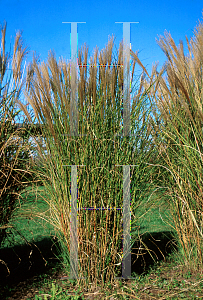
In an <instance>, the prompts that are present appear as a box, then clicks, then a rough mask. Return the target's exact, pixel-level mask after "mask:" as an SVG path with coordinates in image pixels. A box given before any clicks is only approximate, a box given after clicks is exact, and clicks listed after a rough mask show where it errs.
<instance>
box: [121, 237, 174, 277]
mask: <svg viewBox="0 0 203 300" xmlns="http://www.w3.org/2000/svg"><path fill="white" fill-rule="evenodd" d="M141 241H142V242H141ZM141 241H137V242H135V243H134V244H133V246H132V251H131V276H132V277H133V275H132V274H133V273H136V275H141V274H142V275H144V274H147V272H148V271H149V270H150V268H151V267H153V266H154V265H155V264H156V263H157V262H160V261H163V260H166V258H167V257H168V256H169V255H170V254H171V253H173V252H174V251H176V250H177V247H176V244H175V241H174V232H172V231H163V232H152V233H144V234H143V235H142V237H141ZM146 248H147V249H148V250H146ZM121 276H122V270H120V273H119V275H118V277H121Z"/></svg>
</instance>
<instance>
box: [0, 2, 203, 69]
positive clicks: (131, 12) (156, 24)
mask: <svg viewBox="0 0 203 300" xmlns="http://www.w3.org/2000/svg"><path fill="white" fill-rule="evenodd" d="M0 9H1V19H0V23H1V24H2V25H3V22H4V20H5V21H6V22H7V33H6V41H7V44H6V48H7V50H9V46H10V41H11V44H12V45H13V41H14V36H15V32H16V31H17V30H23V38H24V40H25V43H26V44H27V45H28V46H29V47H30V50H31V51H36V53H37V54H40V58H41V60H46V59H47V56H48V51H49V50H50V49H52V50H55V53H56V57H57V59H58V58H59V57H60V56H63V57H64V58H66V59H70V29H71V25H70V24H62V22H86V24H78V49H79V48H81V46H82V45H84V43H86V44H87V45H88V46H89V56H91V55H93V49H94V48H95V47H96V46H98V47H99V50H101V49H103V48H104V47H105V45H106V44H107V42H108V36H112V34H114V35H115V37H116V41H115V45H116V47H117V49H118V48H119V43H120V42H121V40H122V37H123V24H116V23H115V22H122V21H124V22H130V21H131V22H139V24H131V47H132V50H133V51H134V52H136V51H137V50H139V58H140V60H141V62H142V63H143V64H144V66H145V67H146V68H147V70H148V72H149V74H151V69H152V63H153V62H157V61H159V67H158V71H160V69H161V66H162V65H163V63H164V61H165V60H166V57H165V55H164V53H163V51H162V50H161V49H160V47H159V46H158V45H157V44H156V41H155V38H158V35H162V36H164V31H165V30H167V31H168V32H169V31H170V33H171V35H172V37H173V38H174V40H175V43H176V45H178V44H179V40H180V39H181V40H183V42H184V45H185V54H187V47H186V46H187V44H186V39H185V35H187V37H188V38H189V40H190V38H191V37H192V36H193V35H194V33H193V30H194V28H195V26H196V25H197V24H198V20H200V21H201V22H203V19H202V10H203V2H202V0H178V1H177V0H176V1H175V0H170V1H163V0H162V1H160V0H156V1H151V0H137V1H132V0H128V1H127V0H125V1H123V0H120V1H119V0H117V1H115V0H112V1H105V0H104V1H87V0H86V1H84V0H79V1H61V0H57V1H53V0H49V1H48V0H46V1H45V0H40V1H36V0H35V1H34V0H29V1H22V0H3V1H2V0H0ZM11 36H12V38H11ZM115 51H116V48H115V46H114V49H113V52H114V53H115ZM31 58H32V55H30V58H28V61H29V60H31ZM139 70H140V69H139V68H137V73H136V74H137V75H139V74H140V73H139Z"/></svg>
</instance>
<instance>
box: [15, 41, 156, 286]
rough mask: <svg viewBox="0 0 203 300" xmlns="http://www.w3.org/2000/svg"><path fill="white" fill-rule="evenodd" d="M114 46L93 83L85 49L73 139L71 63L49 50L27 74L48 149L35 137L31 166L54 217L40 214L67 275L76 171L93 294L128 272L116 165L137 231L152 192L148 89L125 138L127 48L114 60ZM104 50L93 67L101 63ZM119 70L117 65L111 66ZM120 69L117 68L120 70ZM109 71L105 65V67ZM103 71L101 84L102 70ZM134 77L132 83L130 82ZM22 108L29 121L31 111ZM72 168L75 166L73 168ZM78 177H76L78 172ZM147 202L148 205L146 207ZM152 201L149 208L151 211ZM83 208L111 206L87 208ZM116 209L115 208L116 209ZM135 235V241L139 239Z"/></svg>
mask: <svg viewBox="0 0 203 300" xmlns="http://www.w3.org/2000/svg"><path fill="white" fill-rule="evenodd" d="M112 48H113V40H111V41H109V43H108V45H107V47H106V49H105V50H104V51H103V52H102V53H100V55H99V65H100V66H101V65H102V67H97V68H91V67H90V76H89V78H87V68H86V67H85V66H83V65H87V56H88V49H86V48H85V54H84V62H83V63H82V51H79V54H78V62H79V82H78V112H79V118H78V125H79V126H78V128H79V130H78V132H79V134H80V136H79V137H76V136H71V135H70V115H71V110H70V101H71V82H70V63H68V64H67V63H66V61H65V60H64V59H60V61H59V63H58V62H57V61H56V58H55V56H54V54H53V53H52V52H51V53H50V55H49V57H48V62H47V63H44V62H43V63H41V64H39V63H38V62H37V60H36V59H35V57H34V58H33V62H32V64H31V65H30V66H29V67H28V69H27V88H26V90H25V97H26V99H27V101H28V103H29V104H30V105H31V107H32V109H33V110H34V113H35V117H36V119H37V121H38V123H39V124H40V125H42V128H43V143H44V144H43V143H42V142H40V141H39V140H37V139H36V141H35V142H36V145H37V147H38V156H39V159H40V164H38V165H35V166H34V165H33V168H35V172H36V175H37V176H38V178H39V179H40V181H41V182H42V183H43V185H44V193H45V194H44V195H42V196H43V197H44V200H45V201H46V202H47V203H48V204H49V208H50V209H49V211H47V212H46V213H43V214H38V216H39V217H40V218H43V219H46V220H47V221H48V222H50V223H51V224H52V225H53V226H54V227H55V229H56V232H57V237H58V240H59V242H60V245H61V251H62V257H63V262H64V265H65V267H66V269H67V275H69V271H70V268H69V264H70V257H69V255H70V246H71V245H70V212H71V211H70V200H71V193H70V187H71V167H70V165H76V166H77V175H78V179H77V185H78V194H77V197H78V204H77V206H78V221H77V222H78V226H77V228H78V230H77V234H78V275H79V277H80V278H79V279H78V281H77V283H78V284H80V285H81V286H83V287H84V288H86V289H87V288H88V284H90V283H91V285H92V289H93V283H94V288H95V286H97V285H98V284H101V285H104V284H105V282H113V281H114V277H115V276H116V275H118V274H120V275H121V268H122V233H123V228H122V210H120V211H119V210H113V209H112V208H113V207H114V208H121V209H122V206H123V169H122V166H116V165H133V166H132V167H131V170H132V172H131V188H130V193H131V212H132V219H131V226H132V227H133V226H134V228H135V227H136V222H137V220H138V215H137V214H136V212H137V209H138V208H139V206H140V205H142V206H143V207H144V205H145V203H146V197H149V195H150V192H151V191H152V185H151V186H150V184H149V182H150V178H151V174H152V173H153V167H149V166H147V165H146V164H145V163H146V162H147V161H150V158H151V157H152V154H153V147H151V146H150V145H151V138H150V124H149V122H148V120H149V116H150V107H149V105H148V103H147V97H146V94H147V91H144V92H142V91H141V90H142V82H143V81H142V80H141V81H140V86H139V90H138V93H137V94H136V95H135V96H134V98H133V104H132V111H131V112H130V118H131V134H133V136H130V137H129V136H127V137H126V136H124V137H121V136H119V135H116V134H120V135H123V130H122V124H121V122H122V117H123V116H122V109H123V103H122V96H123V95H122V93H123V90H122V86H123V69H122V67H121V66H122V64H123V58H122V53H123V45H122V43H120V47H119V54H118V61H117V62H113V61H112ZM131 56H132V58H133V60H134V62H133V73H134V67H135V62H136V61H137V62H138V63H139V65H140V66H141V67H142V68H143V72H145V73H147V71H146V69H145V68H144V66H143V65H142V64H141V62H140V61H139V59H138V56H137V55H136V54H135V53H134V52H133V51H131ZM97 60H98V50H96V51H95V54H94V57H93V58H91V60H90V63H89V65H92V64H97ZM107 64H108V65H111V64H113V65H114V66H113V67H110V66H107ZM117 65H118V66H117ZM104 66H105V67H104ZM98 69H99V78H98V77H97V72H98ZM132 79H133V74H132V78H131V83H132ZM19 105H20V106H21V108H22V110H23V111H24V113H25V114H26V116H27V117H28V119H29V120H30V122H31V116H30V114H29V113H28V111H27V109H26V106H24V105H23V104H22V103H20V101H19ZM67 165H69V166H67ZM75 174H76V173H75ZM144 199H145V202H144ZM150 205H151V203H150V199H149V201H148V202H147V204H146V208H147V207H148V206H150ZM84 208H108V209H105V210H102V209H101V210H96V209H92V210H88V209H86V210H85V209H84ZM110 208H111V209H110ZM137 238H138V235H137V233H136V234H135V236H132V241H133V240H135V239H137Z"/></svg>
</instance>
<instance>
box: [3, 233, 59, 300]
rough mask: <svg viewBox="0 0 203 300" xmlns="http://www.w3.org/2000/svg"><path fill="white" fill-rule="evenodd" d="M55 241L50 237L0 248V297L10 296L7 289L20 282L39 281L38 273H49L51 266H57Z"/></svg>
mask: <svg viewBox="0 0 203 300" xmlns="http://www.w3.org/2000/svg"><path fill="white" fill-rule="evenodd" d="M57 244H58V243H57ZM55 254H57V247H56V242H55V241H54V240H53V239H51V238H44V239H43V240H41V241H37V242H35V243H30V244H29V245H27V244H24V245H15V246H14V247H5V248H1V249H0V260H1V261H4V262H5V263H6V265H7V267H8V269H9V271H10V274H9V272H8V270H7V267H6V266H5V264H3V263H2V262H1V261H0V299H5V298H1V297H5V296H10V295H9V294H10V293H9V289H13V288H15V287H16V285H18V284H19V283H21V282H24V281H26V282H27V283H31V282H32V281H35V282H36V283H37V281H38V282H40V275H43V274H48V273H51V270H52V269H53V268H57V267H58V266H59V263H60V261H59V260H58V259H57V258H56V256H55Z"/></svg>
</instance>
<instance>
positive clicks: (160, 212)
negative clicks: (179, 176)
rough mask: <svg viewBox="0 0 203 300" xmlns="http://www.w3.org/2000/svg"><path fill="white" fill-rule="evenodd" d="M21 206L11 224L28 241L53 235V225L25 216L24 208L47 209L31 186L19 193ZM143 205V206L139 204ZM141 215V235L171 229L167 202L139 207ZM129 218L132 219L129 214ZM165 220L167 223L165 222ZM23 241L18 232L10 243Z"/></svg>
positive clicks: (139, 223) (4, 245)
mask: <svg viewBox="0 0 203 300" xmlns="http://www.w3.org/2000/svg"><path fill="white" fill-rule="evenodd" d="M38 189H39V191H40V193H41V192H42V191H43V187H38ZM21 197H22V198H21V200H20V201H21V207H20V208H18V209H17V210H16V216H17V217H16V218H15V220H14V221H13V222H12V225H13V226H14V227H15V228H16V230H17V231H18V232H21V233H22V234H23V236H24V237H25V238H26V240H27V241H28V242H34V241H35V242H36V241H40V240H42V239H44V238H45V237H50V236H53V235H55V230H54V228H53V226H52V225H51V224H49V223H47V222H46V221H45V220H42V219H39V218H37V217H35V216H33V217H32V218H30V217H27V216H26V213H25V212H26V209H27V208H29V209H30V208H32V210H33V212H34V211H38V212H44V211H48V210H49V206H48V204H47V203H46V202H45V201H44V200H43V198H42V197H40V196H39V194H36V192H33V191H32V188H31V187H28V188H27V189H26V190H25V191H23V192H22V193H21ZM141 207H143V206H141ZM137 214H138V215H140V216H141V215H143V214H145V215H144V216H143V217H141V218H140V219H139V221H138V223H137V225H136V227H138V228H139V234H140V235H142V234H144V233H145V232H149V233H153V232H166V231H171V230H172V227H171V226H170V225H169V224H172V225H173V222H172V220H171V214H170V210H169V209H168V208H167V204H165V203H164V202H162V203H161V204H160V205H159V207H153V208H151V209H150V210H149V211H148V212H146V211H145V210H143V209H141V208H139V210H138V211H137V213H136V215H137ZM131 219H133V217H132V215H131ZM166 221H167V222H168V223H169V224H167V223H166ZM131 230H132V231H135V230H136V229H135V227H133V226H132V228H131ZM9 240H10V238H9V237H8V238H7V239H6V240H5V242H4V244H3V245H2V246H3V247H7V246H9V244H10V242H9ZM24 243H25V241H24V240H23V239H22V238H21V236H19V235H18V234H16V235H13V236H12V245H13V246H14V245H19V244H24Z"/></svg>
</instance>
